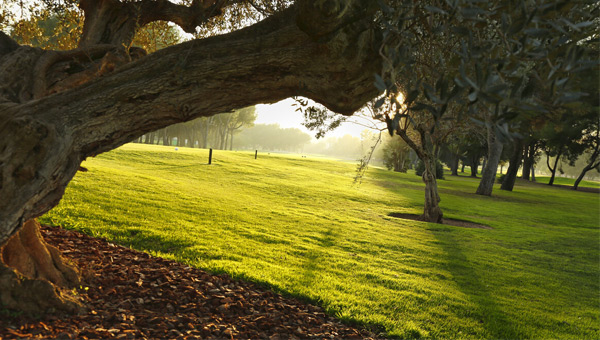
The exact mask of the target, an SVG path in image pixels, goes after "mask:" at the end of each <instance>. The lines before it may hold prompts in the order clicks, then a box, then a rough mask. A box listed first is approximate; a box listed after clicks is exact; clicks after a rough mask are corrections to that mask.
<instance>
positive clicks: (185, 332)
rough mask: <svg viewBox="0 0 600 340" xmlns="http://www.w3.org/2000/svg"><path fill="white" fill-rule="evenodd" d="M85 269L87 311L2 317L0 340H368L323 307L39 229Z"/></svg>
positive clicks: (96, 241) (76, 235) (83, 291)
mask: <svg viewBox="0 0 600 340" xmlns="http://www.w3.org/2000/svg"><path fill="white" fill-rule="evenodd" d="M42 233H43V234H44V238H45V239H46V240H47V242H48V243H50V244H52V245H55V246H56V247H58V248H59V249H60V250H61V251H62V252H63V254H64V256H65V257H67V258H68V259H70V260H71V261H73V262H74V263H75V264H77V266H78V267H79V268H80V270H81V271H82V273H83V281H84V282H83V287H88V288H87V290H86V289H85V288H84V289H78V293H79V294H80V296H81V298H82V300H83V301H84V304H85V306H87V308H88V311H87V312H84V313H82V314H79V315H71V316H59V315H49V316H44V317H42V318H39V319H32V318H27V317H24V316H14V315H13V316H9V315H2V316H0V339H14V338H44V339H46V338H61V339H196V338H202V339H205V338H206V339H245V338H252V339H256V338H259V339H307V338H313V339H314V338H316V339H333V338H342V339H369V338H375V337H376V336H375V335H374V334H372V333H370V332H368V331H365V330H361V329H357V328H353V327H350V326H347V325H344V324H342V323H341V322H340V321H338V320H336V319H335V318H333V317H330V316H328V315H326V314H325V313H324V311H323V309H322V308H320V307H318V306H314V305H310V304H306V303H303V302H300V301H298V300H296V299H293V298H286V297H283V296H281V295H279V294H276V293H273V292H272V291H269V290H268V289H265V288H261V287H259V286H258V285H256V284H253V283H248V282H241V281H237V280H234V279H232V278H231V277H229V276H226V275H212V274H209V273H206V272H204V271H202V270H199V269H196V268H191V267H188V266H185V265H182V264H180V263H177V262H174V261H169V260H165V259H162V258H157V257H152V256H150V255H148V254H145V253H141V252H138V251H135V250H131V249H129V248H125V247H121V246H118V245H114V244H111V243H108V242H106V241H105V240H100V239H95V238H92V237H89V236H86V235H84V234H81V233H78V232H74V231H67V230H64V229H62V228H56V227H48V226H43V227H42Z"/></svg>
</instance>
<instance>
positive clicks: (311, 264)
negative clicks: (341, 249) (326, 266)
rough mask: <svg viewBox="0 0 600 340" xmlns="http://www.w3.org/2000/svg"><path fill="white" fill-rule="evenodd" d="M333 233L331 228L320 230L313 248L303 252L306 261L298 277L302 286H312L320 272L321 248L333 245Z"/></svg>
mask: <svg viewBox="0 0 600 340" xmlns="http://www.w3.org/2000/svg"><path fill="white" fill-rule="evenodd" d="M335 236H336V235H335V233H334V232H333V228H329V229H328V230H327V231H323V232H321V235H320V237H317V238H316V240H317V244H316V245H315V247H314V248H313V249H310V250H308V251H307V252H306V253H304V258H305V259H306V261H305V262H304V265H303V269H304V270H303V272H302V276H301V278H300V284H302V285H303V286H312V284H313V283H314V282H315V279H316V277H317V274H318V273H319V272H321V269H322V268H321V266H320V262H321V259H322V257H323V255H322V251H321V248H329V247H331V246H333V245H334V240H335Z"/></svg>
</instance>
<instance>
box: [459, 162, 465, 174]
mask: <svg viewBox="0 0 600 340" xmlns="http://www.w3.org/2000/svg"><path fill="white" fill-rule="evenodd" d="M460 172H462V173H463V174H464V173H465V162H462V167H461V168H460Z"/></svg>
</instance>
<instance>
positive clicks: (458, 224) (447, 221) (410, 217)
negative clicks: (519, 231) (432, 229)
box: [388, 212, 494, 230]
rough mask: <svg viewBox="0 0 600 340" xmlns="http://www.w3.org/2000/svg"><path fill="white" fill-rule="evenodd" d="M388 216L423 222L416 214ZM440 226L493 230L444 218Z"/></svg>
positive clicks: (472, 223) (482, 225) (392, 214)
mask: <svg viewBox="0 0 600 340" xmlns="http://www.w3.org/2000/svg"><path fill="white" fill-rule="evenodd" d="M388 216H391V217H396V218H402V219H405V220H412V221H423V219H422V218H421V215H417V214H405V213H395V212H393V213H389V214H388ZM441 224H445V225H451V226H455V227H463V228H477V229H488V230H489V229H494V228H492V227H490V226H487V225H485V224H479V223H475V222H469V221H462V220H455V219H452V218H444V219H443V223H441Z"/></svg>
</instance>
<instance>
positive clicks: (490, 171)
mask: <svg viewBox="0 0 600 340" xmlns="http://www.w3.org/2000/svg"><path fill="white" fill-rule="evenodd" d="M487 134H488V136H487V139H488V157H487V159H488V161H487V162H486V166H485V167H484V168H483V172H482V173H481V181H480V182H479V187H477V191H476V192H475V193H476V194H478V195H485V196H491V195H492V190H493V189H494V182H495V181H496V173H497V172H498V163H499V162H500V157H501V156H502V148H503V147H504V146H503V145H502V143H501V142H500V140H499V139H498V137H497V136H496V134H495V133H494V130H493V129H492V128H488V131H487Z"/></svg>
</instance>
